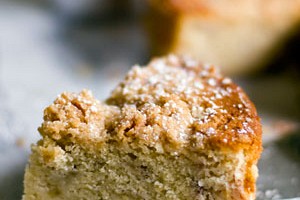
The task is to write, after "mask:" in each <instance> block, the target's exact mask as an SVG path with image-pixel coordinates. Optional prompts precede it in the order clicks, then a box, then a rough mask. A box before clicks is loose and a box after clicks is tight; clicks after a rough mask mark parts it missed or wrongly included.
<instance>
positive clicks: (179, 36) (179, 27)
mask: <svg viewBox="0 0 300 200" xmlns="http://www.w3.org/2000/svg"><path fill="white" fill-rule="evenodd" d="M148 1H149V2H150V3H149V14H148V17H147V18H148V20H147V21H148V23H147V26H148V35H149V40H150V47H151V49H152V53H153V54H154V55H162V54H166V53H169V52H172V53H184V54H185V53H188V54H192V55H193V56H194V57H196V58H198V59H201V60H203V61H205V62H210V63H215V64H217V65H220V66H222V71H223V72H225V73H227V74H241V73H246V72H249V71H253V70H256V69H257V68H260V67H262V66H265V65H267V64H268V62H270V60H271V58H272V57H274V56H275V55H276V54H277V53H278V51H280V48H281V47H282V46H283V45H284V44H285V42H286V41H287V39H288V38H289V37H290V36H292V35H293V34H294V32H295V30H296V29H297V28H300V26H299V25H300V0H288V1H284V0H232V1H228V0H219V1H205V0H185V1H179V0H148Z"/></svg>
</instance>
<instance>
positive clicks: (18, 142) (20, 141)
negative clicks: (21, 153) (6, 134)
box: [15, 137, 25, 148]
mask: <svg viewBox="0 0 300 200" xmlns="http://www.w3.org/2000/svg"><path fill="white" fill-rule="evenodd" d="M15 144H16V146H17V147H20V148H23V147H24V146H25V139H24V138H22V137H19V138H17V139H16V141H15Z"/></svg>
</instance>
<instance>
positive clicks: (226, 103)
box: [23, 55, 262, 200]
mask: <svg viewBox="0 0 300 200" xmlns="http://www.w3.org/2000/svg"><path fill="white" fill-rule="evenodd" d="M39 132H40V133H41V135H42V137H43V139H42V140H40V141H39V142H38V143H37V144H36V145H33V146H32V154H31V157H30V160H29V164H28V166H27V168H26V173H25V183H24V187H25V190H24V196H23V199H24V200H34V199H43V200H48V199H88V200H91V199H149V200H150V199H185V200H187V199H192V200H195V199H199V200H201V199H255V182H256V178H257V175H258V173H257V167H256V164H257V160H258V158H259V156H260V153H261V150H262V145H261V125H260V122H259V117H258V116H257V113H256V110H255V107H254V105H253V104H252V103H251V101H250V100H249V99H248V97H247V96H246V94H245V93H244V92H243V90H242V89H241V88H240V87H238V86H237V85H235V84H234V83H233V82H232V81H231V80H230V79H229V78H226V77H223V76H222V75H220V74H219V73H218V72H217V71H216V70H215V68H214V67H213V66H210V65H207V66H206V65H202V64H200V63H198V62H196V61H194V60H192V59H189V58H187V57H176V56H172V55H171V56H168V57H166V58H159V59H155V60H153V61H152V62H150V64H149V65H148V66H146V67H139V66H135V67H133V69H132V70H131V71H130V72H129V73H128V75H127V76H126V78H125V80H124V81H123V82H122V83H120V84H119V86H118V87H117V88H116V89H115V90H114V91H113V92H112V94H111V96H110V97H109V98H108V99H107V100H106V102H100V101H98V100H96V99H95V98H94V97H93V96H92V94H91V92H89V91H87V90H83V91H82V92H80V93H79V94H75V93H67V92H66V93H63V94H61V95H60V96H59V97H58V98H57V99H56V100H55V101H54V103H53V104H52V105H50V106H49V107H47V108H46V109H45V111H44V122H43V123H42V125H41V127H40V128H39Z"/></svg>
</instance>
